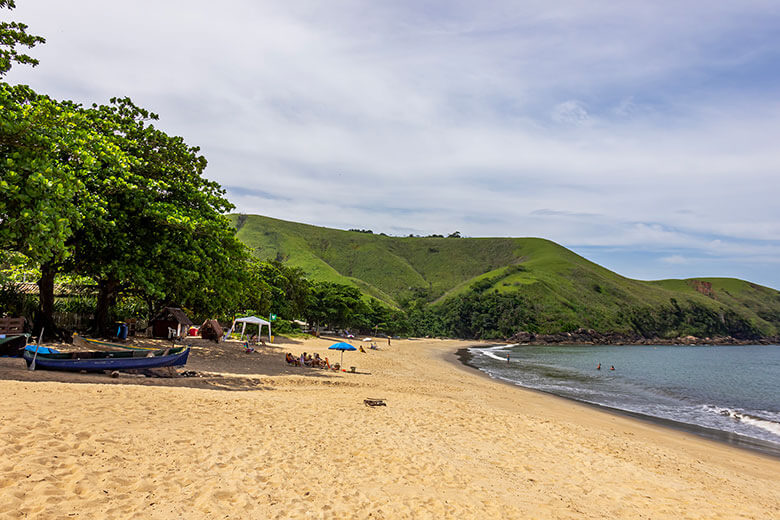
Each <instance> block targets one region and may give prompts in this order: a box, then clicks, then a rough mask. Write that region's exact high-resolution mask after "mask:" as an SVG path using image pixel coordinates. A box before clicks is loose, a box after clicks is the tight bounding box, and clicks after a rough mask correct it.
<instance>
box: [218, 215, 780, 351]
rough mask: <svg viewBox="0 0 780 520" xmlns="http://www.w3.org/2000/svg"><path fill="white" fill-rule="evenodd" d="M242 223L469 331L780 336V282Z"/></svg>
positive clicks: (514, 249)
mask: <svg viewBox="0 0 780 520" xmlns="http://www.w3.org/2000/svg"><path fill="white" fill-rule="evenodd" d="M231 218H232V219H233V222H234V225H235V226H236V228H237V229H238V233H237V236H238V238H239V239H240V240H241V241H242V242H244V243H245V244H246V245H247V246H249V247H250V248H251V249H252V250H253V251H254V253H255V255H257V256H258V257H259V258H261V259H266V260H268V259H276V260H279V261H282V262H285V263H288V264H291V265H294V266H297V267H300V268H302V269H303V270H304V271H305V272H306V273H307V274H308V276H309V277H310V278H311V279H313V280H322V281H331V282H337V283H343V284H348V285H353V286H356V287H358V288H359V289H360V290H361V291H362V292H363V293H364V294H366V295H368V296H372V297H375V298H377V299H379V300H382V301H384V302H385V303H387V304H388V305H391V306H393V307H404V306H408V305H409V301H410V300H413V299H418V300H419V299H423V300H424V301H425V303H426V306H427V307H429V308H430V309H432V311H434V312H438V313H439V314H440V315H441V316H443V318H441V319H444V320H445V321H446V319H450V320H461V321H463V320H468V321H469V322H471V328H468V329H466V330H465V331H464V332H463V333H464V334H466V335H477V336H482V337H484V336H485V333H484V332H480V330H484V331H489V330H495V331H501V333H500V334H504V335H505V334H506V332H510V333H511V332H512V331H515V330H536V331H539V332H559V331H566V330H574V329H576V328H580V327H582V328H586V329H595V330H597V331H602V332H608V331H615V332H639V333H642V334H644V335H659V336H660V335H663V336H676V335H684V334H695V335H702V336H706V335H727V334H732V335H744V336H752V337H758V336H775V335H777V334H778V333H779V332H780V292H778V291H775V290H773V289H770V288H767V287H761V286H758V285H755V284H751V283H749V282H745V281H742V280H736V279H727V278H703V279H690V280H661V281H653V282H645V281H639V280H632V279H629V278H625V277H623V276H620V275H618V274H616V273H614V272H612V271H609V270H608V269H605V268H603V267H601V266H599V265H596V264H594V263H593V262H590V261H588V260H586V259H585V258H583V257H581V256H579V255H577V254H575V253H574V252H572V251H570V250H568V249H566V248H564V247H562V246H560V245H558V244H556V243H554V242H551V241H549V240H544V239H540V238H416V237H415V238H412V237H389V236H385V235H375V234H371V233H363V232H356V231H343V230H337V229H329V228H323V227H317V226H311V225H306V224H298V223H294V222H287V221H283V220H277V219H272V218H268V217H262V216H257V215H232V216H231ZM499 314H500V315H499ZM481 315H484V316H481ZM441 316H440V317H441ZM447 316H449V318H447ZM480 316H481V317H480ZM475 320H476V323H475ZM502 320H503V321H502ZM491 327H492V328H491ZM497 334H498V333H496V334H494V335H497Z"/></svg>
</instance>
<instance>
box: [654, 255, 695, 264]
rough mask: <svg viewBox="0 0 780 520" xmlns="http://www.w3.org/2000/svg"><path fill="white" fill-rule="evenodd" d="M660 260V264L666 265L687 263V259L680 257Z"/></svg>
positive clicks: (668, 257) (675, 256) (673, 256)
mask: <svg viewBox="0 0 780 520" xmlns="http://www.w3.org/2000/svg"><path fill="white" fill-rule="evenodd" d="M660 260H661V262H665V263H667V264H687V263H688V259H687V258H685V257H684V256H682V255H671V256H664V257H662V258H661V259H660Z"/></svg>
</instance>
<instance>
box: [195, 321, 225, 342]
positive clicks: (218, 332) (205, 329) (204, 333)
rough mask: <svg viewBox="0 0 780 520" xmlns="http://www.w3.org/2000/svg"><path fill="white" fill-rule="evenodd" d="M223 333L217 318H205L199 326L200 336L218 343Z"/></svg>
mask: <svg viewBox="0 0 780 520" xmlns="http://www.w3.org/2000/svg"><path fill="white" fill-rule="evenodd" d="M224 333H225V331H223V330H222V325H220V324H219V322H218V321H217V320H206V321H204V322H203V325H201V326H200V337H201V338H203V339H210V340H211V341H214V342H217V343H218V342H219V340H220V339H221V338H222V335H223V334H224Z"/></svg>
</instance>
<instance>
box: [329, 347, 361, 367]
mask: <svg viewBox="0 0 780 520" xmlns="http://www.w3.org/2000/svg"><path fill="white" fill-rule="evenodd" d="M328 350H340V351H341V363H340V365H341V366H342V367H343V366H344V351H345V350H357V349H356V348H355V347H353V346H352V345H350V344H349V343H344V342H343V341H341V342H339V343H334V344H333V345H331V346H329V347H328Z"/></svg>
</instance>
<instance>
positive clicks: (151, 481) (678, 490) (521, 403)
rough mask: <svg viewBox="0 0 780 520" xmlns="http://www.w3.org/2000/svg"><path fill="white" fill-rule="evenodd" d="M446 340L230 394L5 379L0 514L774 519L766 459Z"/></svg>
mask: <svg viewBox="0 0 780 520" xmlns="http://www.w3.org/2000/svg"><path fill="white" fill-rule="evenodd" d="M327 344H328V342H325V341H310V342H307V343H306V344H301V345H295V346H294V347H287V349H288V350H293V351H294V352H295V353H299V352H300V351H302V350H307V351H309V352H315V351H318V352H321V353H327V351H326V350H325V348H324V347H325V346H326V345H327ZM458 346H463V343H458V342H454V341H435V340H432V341H405V342H394V343H393V345H392V346H391V347H390V348H389V349H386V350H383V351H379V352H376V351H369V352H368V353H367V354H361V353H352V352H350V353H347V354H346V355H345V362H346V363H345V364H346V365H348V366H349V365H352V364H354V365H356V366H357V367H358V370H359V371H360V372H367V373H363V374H340V373H339V374H336V373H330V374H328V373H324V372H321V371H315V370H313V369H292V370H291V369H289V368H287V367H286V366H285V364H284V362H283V361H282V360H281V356H278V357H277V356H268V355H265V356H261V355H258V356H256V357H252V355H250V356H247V357H245V358H240V357H239V358H238V359H239V361H241V364H242V366H244V367H245V368H246V370H245V375H244V376H242V378H241V379H240V381H242V382H243V383H242V384H237V385H231V384H227V383H226V384H225V387H226V388H241V389H244V390H245V389H253V390H249V391H220V390H211V389H203V388H186V387H170V386H164V387H160V386H142V385H137V384H93V383H90V382H86V383H82V384H74V383H62V382H50V381H11V380H7V379H9V377H8V371H6V372H4V373H3V375H4V376H6V380H2V381H0V391H1V392H2V395H3V406H2V407H0V518H654V519H655V518H674V519H683V518H756V519H769V518H780V484H779V483H780V461H778V460H776V459H770V458H767V457H762V456H760V455H756V454H753V453H749V452H746V451H742V450H738V449H736V448H732V447H729V446H725V445H721V444H718V443H713V442H709V441H706V440H702V439H699V438H696V437H693V436H690V435H687V434H682V433H678V432H674V431H668V430H665V429H662V428H659V427H656V426H654V425H650V424H645V423H642V422H637V421H633V420H630V419H626V418H623V417H618V416H613V415H611V414H607V413H602V412H599V411H596V410H593V409H591V408H588V407H583V406H579V405H577V404H576V403H571V402H567V401H564V400H560V399H556V398H553V397H550V396H546V395H541V394H537V393H533V392H527V391H523V390H521V389H516V388H513V387H509V386H507V385H501V384H497V383H495V382H493V381H490V380H488V379H487V378H484V377H482V376H480V375H478V374H475V373H472V372H471V371H470V370H469V369H465V368H460V367H458V366H457V365H455V364H453V363H448V362H446V359H447V358H449V357H451V356H452V353H453V352H454V350H455V348H457V347H458ZM228 348H237V347H228ZM279 352H282V350H279ZM331 354H332V352H331ZM329 357H331V359H333V357H334V356H332V355H330V354H329ZM253 363H254V364H257V366H256V368H257V370H252V367H253ZM261 364H262V366H261ZM247 367H248V368H247ZM11 372H12V371H11ZM30 374H32V375H30ZM251 374H259V375H251ZM25 377H40V378H51V377H57V378H59V379H66V380H67V378H68V377H73V376H68V375H55V376H52V374H51V373H48V374H47V373H44V372H35V373H28V374H25ZM80 377H81V378H84V379H86V380H87V381H96V382H97V381H100V382H105V381H113V382H114V383H116V380H109V379H108V378H106V377H104V376H96V377H92V376H80ZM89 378H92V379H89ZM125 382H128V381H125ZM129 382H131V383H132V382H133V381H129ZM182 383H183V384H190V383H189V382H187V381H182ZM213 387H214V385H211V386H210V387H209V388H213ZM255 389H256V390H255ZM366 397H385V398H387V403H388V406H387V407H379V408H368V407H366V406H364V405H363V404H362V401H363V399H364V398H366Z"/></svg>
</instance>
